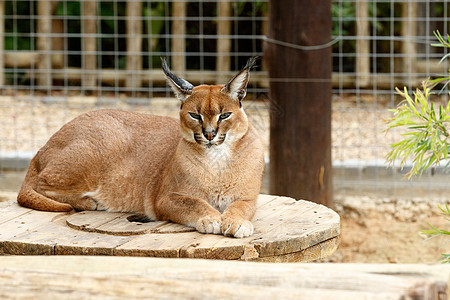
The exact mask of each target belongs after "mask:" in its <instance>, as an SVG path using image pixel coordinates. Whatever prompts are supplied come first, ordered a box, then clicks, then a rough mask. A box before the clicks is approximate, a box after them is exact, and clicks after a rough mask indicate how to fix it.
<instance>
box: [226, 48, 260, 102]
mask: <svg viewBox="0 0 450 300" xmlns="http://www.w3.org/2000/svg"><path fill="white" fill-rule="evenodd" d="M257 59H258V57H257V56H253V57H251V58H249V60H247V63H246V64H245V66H244V68H243V69H242V70H241V71H240V72H239V73H238V74H237V75H236V76H234V77H233V79H231V80H230V82H228V83H227V84H226V85H225V87H224V88H223V89H222V92H224V93H227V94H228V95H229V96H230V97H231V98H232V99H233V100H237V101H239V102H240V101H241V100H242V99H244V97H245V95H247V84H248V80H249V78H250V70H251V69H252V68H253V67H255V65H256V60H257Z"/></svg>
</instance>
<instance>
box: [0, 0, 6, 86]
mask: <svg viewBox="0 0 450 300" xmlns="http://www.w3.org/2000/svg"><path fill="white" fill-rule="evenodd" d="M4 16H5V1H0V88H1V87H3V86H4V85H5V73H4V72H5V59H4V55H5V42H4V41H5V17H4Z"/></svg>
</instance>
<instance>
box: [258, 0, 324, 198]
mask: <svg viewBox="0 0 450 300" xmlns="http://www.w3.org/2000/svg"><path fill="white" fill-rule="evenodd" d="M268 38H271V39H274V40H278V41H280V42H287V43H291V44H292V45H300V46H319V49H313V48H309V49H308V50H300V49H298V48H297V49H296V48H295V46H287V45H280V44H276V43H274V42H270V41H268V42H267V44H266V47H265V59H266V62H267V66H268V71H269V78H270V98H271V101H272V105H271V119H270V122H271V123H270V193H271V194H276V195H286V196H291V197H294V198H295V199H306V200H311V201H314V202H317V203H321V204H325V205H327V206H332V204H333V201H332V177H331V83H332V82H331V74H332V69H331V46H326V45H325V44H327V43H329V42H330V40H331V0H317V1H314V3H312V2H311V1H308V0H286V1H277V0H271V1H270V2H269V29H268ZM320 45H322V46H320Z"/></svg>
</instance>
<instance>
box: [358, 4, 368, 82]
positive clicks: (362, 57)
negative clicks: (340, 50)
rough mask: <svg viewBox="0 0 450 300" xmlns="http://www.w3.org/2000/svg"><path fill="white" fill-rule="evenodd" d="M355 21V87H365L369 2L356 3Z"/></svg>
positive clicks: (366, 77) (366, 78)
mask: <svg viewBox="0 0 450 300" xmlns="http://www.w3.org/2000/svg"><path fill="white" fill-rule="evenodd" d="M356 19H357V21H356V35H357V37H358V39H357V40H356V86H357V87H367V86H368V85H369V83H370V76H369V74H370V40H369V39H367V37H369V36H370V31H369V2H366V1H358V2H357V3H356Z"/></svg>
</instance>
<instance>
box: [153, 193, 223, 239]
mask: <svg viewBox="0 0 450 300" xmlns="http://www.w3.org/2000/svg"><path fill="white" fill-rule="evenodd" d="M155 212H156V216H157V218H158V220H169V221H172V222H175V223H178V224H183V225H187V226H190V227H194V228H195V229H196V230H197V231H199V232H201V233H214V234H221V233H222V231H221V226H220V225H221V214H220V212H219V211H217V210H215V209H214V208H213V207H212V206H211V205H209V203H208V202H206V201H205V200H203V199H200V198H197V197H192V196H187V195H182V194H177V193H172V194H170V195H168V196H165V197H162V198H161V199H159V200H158V201H157V202H156V203H155Z"/></svg>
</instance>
